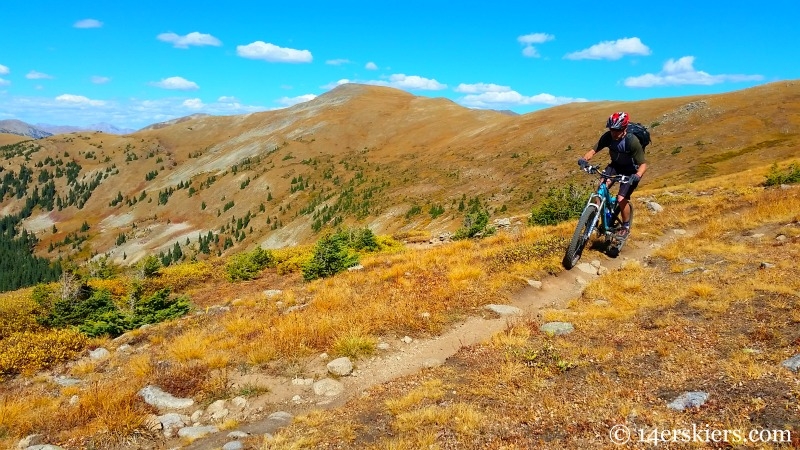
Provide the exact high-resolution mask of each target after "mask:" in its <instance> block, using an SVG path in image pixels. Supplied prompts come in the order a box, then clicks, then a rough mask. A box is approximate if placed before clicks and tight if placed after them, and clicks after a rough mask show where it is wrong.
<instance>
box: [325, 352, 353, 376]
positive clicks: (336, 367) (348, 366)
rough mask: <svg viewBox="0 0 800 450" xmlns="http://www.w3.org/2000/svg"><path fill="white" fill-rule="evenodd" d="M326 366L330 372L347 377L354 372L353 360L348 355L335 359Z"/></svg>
mask: <svg viewBox="0 0 800 450" xmlns="http://www.w3.org/2000/svg"><path fill="white" fill-rule="evenodd" d="M326 367H327V369H328V372H330V373H331V374H333V375H337V376H340V377H345V376H347V375H350V374H351V373H352V372H353V362H352V361H350V358H348V357H346V356H343V357H341V358H336V359H334V360H333V361H331V362H329V363H328V365H327V366H326Z"/></svg>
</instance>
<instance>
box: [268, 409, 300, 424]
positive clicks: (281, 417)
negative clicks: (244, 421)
mask: <svg viewBox="0 0 800 450" xmlns="http://www.w3.org/2000/svg"><path fill="white" fill-rule="evenodd" d="M293 418H294V416H293V415H292V414H291V413H288V412H286V411H276V412H274V413H272V414H270V415H269V417H267V420H269V421H270V422H275V423H277V425H278V426H281V427H284V426H286V425H289V424H290V423H292V419H293Z"/></svg>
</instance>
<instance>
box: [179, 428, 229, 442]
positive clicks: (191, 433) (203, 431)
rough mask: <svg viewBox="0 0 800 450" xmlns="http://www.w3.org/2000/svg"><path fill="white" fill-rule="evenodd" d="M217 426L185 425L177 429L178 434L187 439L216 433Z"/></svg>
mask: <svg viewBox="0 0 800 450" xmlns="http://www.w3.org/2000/svg"><path fill="white" fill-rule="evenodd" d="M218 431H219V428H217V427H214V426H202V427H186V428H181V429H180V430H178V436H179V437H182V438H187V439H192V440H193V439H200V438H201V437H205V436H208V435H209V434H212V433H216V432H218Z"/></svg>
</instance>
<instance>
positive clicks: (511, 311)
mask: <svg viewBox="0 0 800 450" xmlns="http://www.w3.org/2000/svg"><path fill="white" fill-rule="evenodd" d="M484 309H487V310H489V311H491V312H493V313H495V314H499V315H501V316H517V315H520V314H522V310H521V309H519V308H517V307H516V306H510V305H486V306H484Z"/></svg>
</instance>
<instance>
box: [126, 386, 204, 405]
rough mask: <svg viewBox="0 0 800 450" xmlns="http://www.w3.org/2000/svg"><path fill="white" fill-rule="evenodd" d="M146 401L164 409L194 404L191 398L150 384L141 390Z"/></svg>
mask: <svg viewBox="0 0 800 450" xmlns="http://www.w3.org/2000/svg"><path fill="white" fill-rule="evenodd" d="M139 395H140V396H142V398H143V399H144V401H145V403H147V404H148V405H151V406H155V407H156V408H162V409H184V408H188V407H190V406H192V405H194V400H192V399H191V398H178V397H174V396H173V395H172V394H170V393H167V392H164V391H162V390H161V388H159V387H158V386H153V385H149V386H146V387H143V388H142V389H140V390H139Z"/></svg>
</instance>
